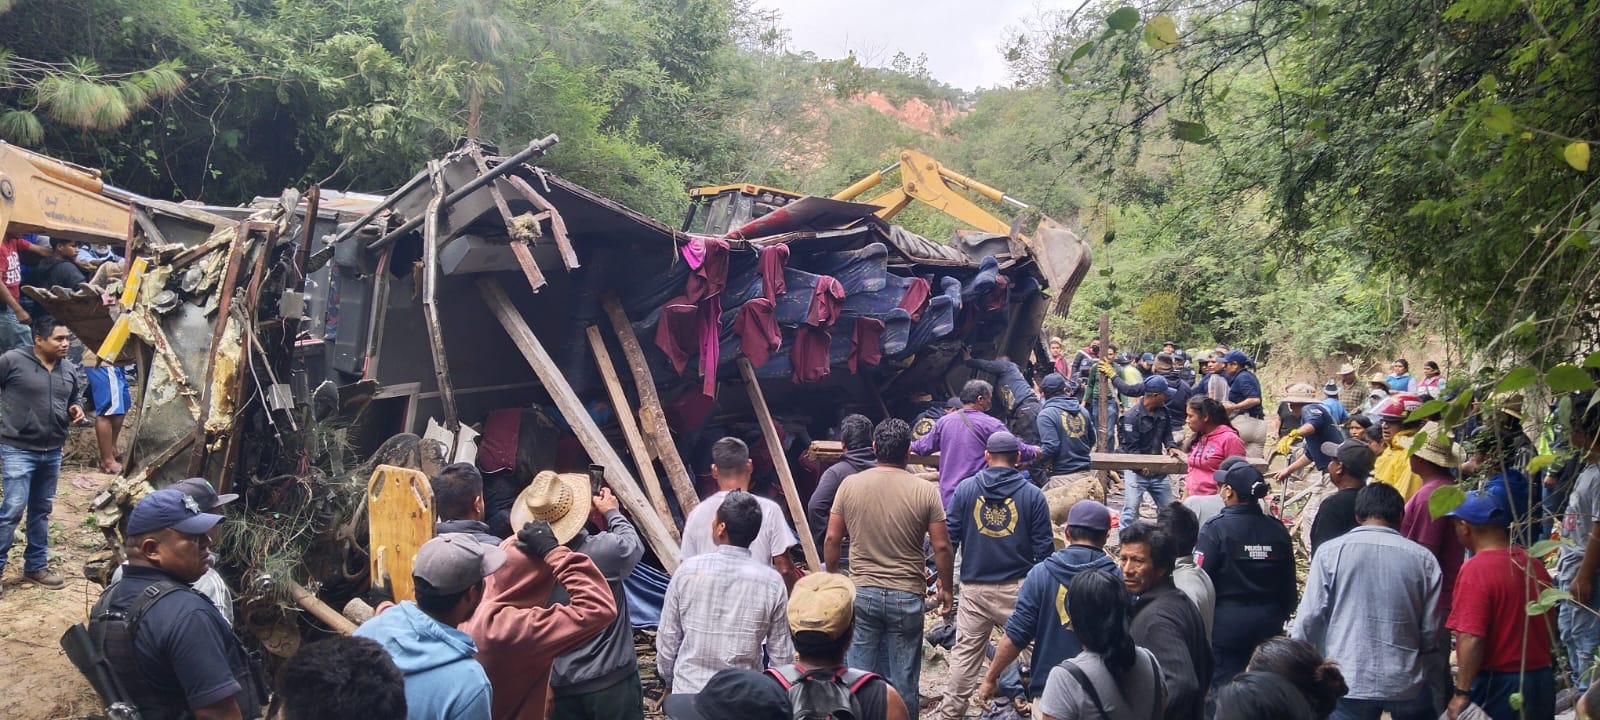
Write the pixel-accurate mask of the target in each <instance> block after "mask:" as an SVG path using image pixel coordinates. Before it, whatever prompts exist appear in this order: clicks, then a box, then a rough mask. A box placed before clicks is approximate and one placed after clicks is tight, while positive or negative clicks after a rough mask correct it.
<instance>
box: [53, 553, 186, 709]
mask: <svg viewBox="0 0 1600 720" xmlns="http://www.w3.org/2000/svg"><path fill="white" fill-rule="evenodd" d="M176 592H195V591H194V589H193V588H190V587H189V586H188V585H185V584H183V583H179V582H176V581H172V580H163V581H161V582H157V583H154V584H152V585H150V586H149V587H147V588H145V589H144V590H142V591H141V592H140V593H139V596H138V597H137V598H135V599H134V601H133V603H132V604H131V605H130V606H129V607H128V609H127V610H123V611H115V612H114V611H112V610H110V607H109V605H110V600H111V592H110V591H109V590H108V591H107V592H105V593H103V594H101V596H100V600H99V602H96V603H95V606H94V609H93V610H92V611H90V613H89V621H88V623H86V624H83V625H73V626H71V627H69V628H68V629H67V632H66V633H65V634H63V635H62V636H61V647H62V649H63V650H65V651H66V654H67V657H68V659H70V660H71V661H72V663H73V665H75V666H77V668H78V670H79V671H80V672H82V673H83V674H84V676H85V677H87V678H88V679H89V683H90V685H92V686H93V687H94V689H95V692H96V694H98V695H99V696H100V700H101V702H103V703H104V706H105V708H106V710H107V714H108V715H109V716H110V717H112V718H143V719H144V720H153V719H158V718H171V717H184V716H187V715H188V708H187V707H185V706H181V705H180V706H171V704H170V701H169V700H168V699H167V698H163V697H160V696H159V695H157V694H156V693H153V692H151V691H150V688H149V687H148V686H147V685H146V683H145V681H144V678H143V676H142V675H140V673H139V660H138V658H137V656H136V655H135V654H134V650H133V638H134V635H135V634H136V633H137V632H138V629H139V622H140V621H141V620H143V619H144V616H145V614H146V613H147V612H149V610H150V608H152V607H155V604H156V603H158V602H160V601H161V600H162V599H163V598H165V597H167V596H169V595H171V594H173V593H176Z"/></svg>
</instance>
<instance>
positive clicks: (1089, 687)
mask: <svg viewBox="0 0 1600 720" xmlns="http://www.w3.org/2000/svg"><path fill="white" fill-rule="evenodd" d="M1061 668H1062V669H1063V670H1066V671H1067V673H1068V674H1070V675H1071V676H1072V679H1073V680H1076V681H1078V687H1081V688H1083V692H1084V694H1085V695H1088V696H1089V702H1092V703H1094V709H1095V710H1097V711H1099V712H1100V717H1102V718H1109V717H1111V716H1110V715H1109V714H1107V713H1106V706H1105V704H1103V703H1101V702H1100V692H1099V691H1098V690H1095V689H1094V683H1093V682H1090V680H1089V676H1088V675H1087V674H1085V673H1084V672H1083V669H1082V668H1080V667H1078V666H1077V664H1075V663H1073V662H1072V661H1071V660H1068V661H1066V662H1064V663H1061Z"/></svg>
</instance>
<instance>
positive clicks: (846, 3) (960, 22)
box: [756, 0, 1036, 90]
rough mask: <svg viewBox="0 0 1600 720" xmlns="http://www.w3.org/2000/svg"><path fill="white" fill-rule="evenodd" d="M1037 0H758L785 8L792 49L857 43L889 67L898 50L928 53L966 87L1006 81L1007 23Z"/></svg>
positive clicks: (830, 51) (834, 51)
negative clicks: (1002, 49)
mask: <svg viewBox="0 0 1600 720" xmlns="http://www.w3.org/2000/svg"><path fill="white" fill-rule="evenodd" d="M1035 1H1036V0H866V1H865V2H863V1H862V0H757V2H756V4H757V6H759V7H764V8H774V9H777V10H778V11H780V12H782V13H783V19H782V21H781V22H782V24H783V26H784V27H786V28H788V30H789V32H790V35H791V43H790V49H791V50H795V51H805V50H810V51H811V52H814V53H816V54H817V56H818V57H823V58H838V57H844V56H845V54H846V53H847V52H848V51H850V50H854V51H855V52H856V57H858V58H861V59H863V60H864V61H868V64H872V65H878V66H883V67H887V66H888V65H889V60H890V59H891V58H893V57H894V54H895V53H896V52H904V53H905V54H906V55H909V56H910V57H912V58H915V57H916V56H917V55H918V54H920V53H927V55H928V70H929V72H931V73H933V76H934V77H935V78H937V79H939V80H940V81H942V82H945V83H948V84H950V85H954V86H956V87H959V88H964V89H967V90H974V89H977V88H980V87H993V86H995V85H1005V84H1007V82H1008V78H1007V76H1006V64H1005V59H1004V58H1002V57H1001V55H1000V47H1001V45H1002V44H1003V43H1004V41H1005V39H1006V28H1007V27H1014V26H1018V25H1020V24H1021V21H1022V19H1023V18H1024V17H1026V16H1028V15H1029V14H1031V13H1033V12H1034V7H1035Z"/></svg>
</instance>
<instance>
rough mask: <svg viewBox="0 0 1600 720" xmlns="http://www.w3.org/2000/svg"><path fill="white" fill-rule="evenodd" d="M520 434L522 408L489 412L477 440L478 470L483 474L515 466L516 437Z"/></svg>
mask: <svg viewBox="0 0 1600 720" xmlns="http://www.w3.org/2000/svg"><path fill="white" fill-rule="evenodd" d="M521 433H522V408H501V409H499V410H490V411H489V414H488V416H486V417H485V418H484V419H483V437H481V438H479V439H478V469H479V470H482V471H484V472H485V473H493V472H500V471H502V470H510V469H512V468H514V467H516V466H517V437H518V435H520V434H521Z"/></svg>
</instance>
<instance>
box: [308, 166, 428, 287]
mask: <svg viewBox="0 0 1600 720" xmlns="http://www.w3.org/2000/svg"><path fill="white" fill-rule="evenodd" d="M427 179H428V173H427V172H426V171H423V172H419V173H417V174H416V176H415V177H412V178H411V179H410V180H407V181H406V184H404V185H401V186H400V188H399V189H398V190H395V191H394V192H392V193H389V197H386V198H384V199H383V202H380V203H378V204H377V205H376V206H374V207H373V208H372V209H371V210H368V211H367V214H365V215H362V216H361V217H359V218H357V219H356V221H355V222H353V223H350V224H349V225H348V226H346V227H345V229H343V230H340V231H339V234H338V235H335V236H333V239H332V240H329V241H328V243H327V244H326V245H323V246H322V248H321V249H319V250H317V252H316V254H315V255H313V256H312V257H313V258H316V260H317V262H318V264H319V265H320V264H321V263H322V262H326V261H327V258H328V256H331V255H332V254H333V246H334V245H336V244H338V243H340V242H343V241H344V240H345V239H346V238H348V237H350V236H351V235H354V234H356V232H357V231H359V230H361V228H364V227H366V226H367V225H368V224H369V223H371V222H372V221H373V219H375V218H377V217H378V214H379V213H381V212H383V211H385V210H388V209H389V208H392V207H394V204H395V203H397V202H400V198H402V197H405V194H406V193H408V192H411V191H412V190H415V189H417V186H418V185H421V184H422V183H423V181H425V180H427Z"/></svg>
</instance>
